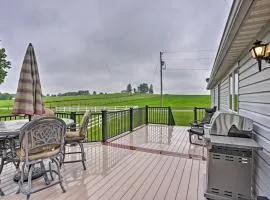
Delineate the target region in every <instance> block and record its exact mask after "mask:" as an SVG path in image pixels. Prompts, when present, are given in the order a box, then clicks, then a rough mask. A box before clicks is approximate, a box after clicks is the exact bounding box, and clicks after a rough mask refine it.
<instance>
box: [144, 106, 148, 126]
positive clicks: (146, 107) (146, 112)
mask: <svg viewBox="0 0 270 200" xmlns="http://www.w3.org/2000/svg"><path fill="white" fill-rule="evenodd" d="M145 124H146V125H147V124H148V106H145Z"/></svg>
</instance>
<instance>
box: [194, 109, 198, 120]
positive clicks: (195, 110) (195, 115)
mask: <svg viewBox="0 0 270 200" xmlns="http://www.w3.org/2000/svg"><path fill="white" fill-rule="evenodd" d="M194 121H197V107H194Z"/></svg>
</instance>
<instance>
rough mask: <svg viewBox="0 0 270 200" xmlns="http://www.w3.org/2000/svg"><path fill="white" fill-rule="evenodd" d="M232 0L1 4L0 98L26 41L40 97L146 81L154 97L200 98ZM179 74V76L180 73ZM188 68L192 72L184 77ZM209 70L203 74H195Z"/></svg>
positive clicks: (12, 84)
mask: <svg viewBox="0 0 270 200" xmlns="http://www.w3.org/2000/svg"><path fill="white" fill-rule="evenodd" d="M231 4H232V0H166V1H164V0H113V1H112V0H107V1H105V0H77V1H73V0H62V1H61V0H59V1H57V0H46V1H41V0H40V1H37V0H27V1H17V0H3V1H2V2H1V7H0V40H2V41H1V42H0V47H5V48H6V50H7V54H8V58H9V59H10V60H11V62H12V69H11V70H9V72H8V76H7V78H6V80H5V82H4V83H3V84H2V85H0V92H11V93H15V92H16V88H17V82H18V79H19V73H20V68H21V65H22V61H23V57H24V54H25V51H26V48H27V45H28V43H29V42H32V44H33V45H34V48H35V51H36V56H37V60H38V64H39V73H40V77H41V82H42V90H43V93H44V94H47V93H50V94H51V93H55V94H56V93H59V92H66V91H77V90H89V91H90V92H91V93H92V92H93V91H94V90H95V91H97V92H119V91H121V90H123V89H125V88H126V85H127V84H128V83H131V84H132V86H137V85H138V84H139V83H142V82H146V83H149V84H150V83H152V84H153V85H154V92H155V93H159V85H160V81H159V51H160V50H163V51H169V52H176V51H177V52H178V53H167V54H164V55H163V59H164V60H165V63H166V70H164V80H163V81H164V93H177V94H183V93H184V94H198V93H200V94H202V93H207V91H206V90H205V88H206V82H205V79H206V78H207V77H208V76H209V74H210V71H211V67H212V65H213V61H214V58H215V55H216V51H217V48H218V45H219V41H220V38H221V35H222V32H223V29H224V26H225V23H226V20H227V17H228V13H229V10H230V7H231ZM180 69H182V70H180ZM183 69H193V70H183ZM194 69H209V70H194Z"/></svg>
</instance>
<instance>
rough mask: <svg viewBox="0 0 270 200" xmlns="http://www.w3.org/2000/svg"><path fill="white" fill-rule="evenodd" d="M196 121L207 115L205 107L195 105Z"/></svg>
mask: <svg viewBox="0 0 270 200" xmlns="http://www.w3.org/2000/svg"><path fill="white" fill-rule="evenodd" d="M193 111H194V121H195V122H197V123H199V122H201V121H202V119H203V118H204V116H205V108H198V107H194V110H193Z"/></svg>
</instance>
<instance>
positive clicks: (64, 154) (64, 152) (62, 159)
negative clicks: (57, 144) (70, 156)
mask: <svg viewBox="0 0 270 200" xmlns="http://www.w3.org/2000/svg"><path fill="white" fill-rule="evenodd" d="M65 158H66V143H65V144H64V147H63V155H62V156H61V157H60V168H61V167H62V165H63V163H64V161H65Z"/></svg>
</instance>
